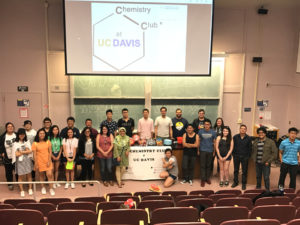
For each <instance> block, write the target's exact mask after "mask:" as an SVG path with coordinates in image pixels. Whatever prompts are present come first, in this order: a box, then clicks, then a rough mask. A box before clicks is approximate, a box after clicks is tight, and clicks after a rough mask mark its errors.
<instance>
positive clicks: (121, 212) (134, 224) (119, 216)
mask: <svg viewBox="0 0 300 225" xmlns="http://www.w3.org/2000/svg"><path fill="white" fill-rule="evenodd" d="M140 221H143V222H144V224H147V223H148V215H147V213H146V211H145V210H142V209H110V210H106V211H104V212H103V213H102V214H101V224H131V225H139V224H140Z"/></svg>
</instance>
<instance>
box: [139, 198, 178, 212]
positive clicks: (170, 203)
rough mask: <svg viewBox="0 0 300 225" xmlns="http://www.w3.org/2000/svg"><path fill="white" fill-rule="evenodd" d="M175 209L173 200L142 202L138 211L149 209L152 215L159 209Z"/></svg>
mask: <svg viewBox="0 0 300 225" xmlns="http://www.w3.org/2000/svg"><path fill="white" fill-rule="evenodd" d="M165 207H174V202H173V201H171V200H146V201H141V202H140V204H139V205H138V209H146V208H147V209H149V211H150V213H151V212H152V211H153V210H155V209H159V208H165Z"/></svg>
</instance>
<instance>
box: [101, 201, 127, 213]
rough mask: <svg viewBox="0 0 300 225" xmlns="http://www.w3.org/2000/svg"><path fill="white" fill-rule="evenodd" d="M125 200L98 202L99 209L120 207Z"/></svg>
mask: <svg viewBox="0 0 300 225" xmlns="http://www.w3.org/2000/svg"><path fill="white" fill-rule="evenodd" d="M123 204H124V202H123V201H112V202H100V203H99V204H98V211H99V210H102V211H106V210H109V209H120V206H121V205H123Z"/></svg>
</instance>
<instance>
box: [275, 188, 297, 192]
mask: <svg viewBox="0 0 300 225" xmlns="http://www.w3.org/2000/svg"><path fill="white" fill-rule="evenodd" d="M272 191H278V189H274V190H272ZM283 191H284V193H295V189H294V188H284V189H283Z"/></svg>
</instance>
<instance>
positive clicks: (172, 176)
mask: <svg viewBox="0 0 300 225" xmlns="http://www.w3.org/2000/svg"><path fill="white" fill-rule="evenodd" d="M169 177H171V178H172V179H173V180H176V179H177V177H176V176H174V175H173V174H170V173H169Z"/></svg>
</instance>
